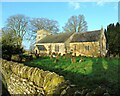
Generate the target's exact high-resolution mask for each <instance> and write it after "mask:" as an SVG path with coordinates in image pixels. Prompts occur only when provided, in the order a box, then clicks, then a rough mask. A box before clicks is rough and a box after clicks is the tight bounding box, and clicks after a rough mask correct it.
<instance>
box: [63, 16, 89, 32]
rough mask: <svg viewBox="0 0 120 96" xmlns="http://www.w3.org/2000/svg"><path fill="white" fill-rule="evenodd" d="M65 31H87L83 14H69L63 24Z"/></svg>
mask: <svg viewBox="0 0 120 96" xmlns="http://www.w3.org/2000/svg"><path fill="white" fill-rule="evenodd" d="M63 29H64V31H65V32H85V31H87V22H86V21H85V17H84V15H79V16H71V17H70V18H69V19H68V21H67V23H66V24H65V26H64V27H63Z"/></svg>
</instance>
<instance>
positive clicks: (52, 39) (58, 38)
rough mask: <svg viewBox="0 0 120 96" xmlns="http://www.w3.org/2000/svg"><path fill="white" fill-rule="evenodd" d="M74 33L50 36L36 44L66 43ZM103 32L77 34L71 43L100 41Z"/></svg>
mask: <svg viewBox="0 0 120 96" xmlns="http://www.w3.org/2000/svg"><path fill="white" fill-rule="evenodd" d="M73 33H74V32H69V33H67V32H66V33H59V34H55V35H48V36H46V37H45V38H43V39H41V40H40V41H38V42H36V43H64V42H65V41H66V40H67V39H68V38H70V36H71V35H72V34H73ZM100 33H101V30H95V31H87V32H84V33H83V32H82V33H75V34H74V36H73V38H72V40H71V43H73V42H92V41H98V40H99V38H100Z"/></svg>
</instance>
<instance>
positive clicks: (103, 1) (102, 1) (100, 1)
mask: <svg viewBox="0 0 120 96" xmlns="http://www.w3.org/2000/svg"><path fill="white" fill-rule="evenodd" d="M104 4H105V0H99V1H97V5H100V6H102V5H104Z"/></svg>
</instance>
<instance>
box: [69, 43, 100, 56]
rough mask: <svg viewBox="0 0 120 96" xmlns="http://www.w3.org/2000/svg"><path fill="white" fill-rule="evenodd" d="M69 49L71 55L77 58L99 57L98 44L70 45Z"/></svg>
mask: <svg viewBox="0 0 120 96" xmlns="http://www.w3.org/2000/svg"><path fill="white" fill-rule="evenodd" d="M70 48H71V51H72V53H73V55H76V56H79V55H81V56H90V57H98V56H100V45H99V42H80V43H78V42H76V43H70Z"/></svg>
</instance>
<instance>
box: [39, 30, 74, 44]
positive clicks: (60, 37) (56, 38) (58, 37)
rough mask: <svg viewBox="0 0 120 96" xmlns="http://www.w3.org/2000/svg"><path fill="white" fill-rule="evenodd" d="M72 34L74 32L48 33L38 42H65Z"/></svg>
mask: <svg viewBox="0 0 120 96" xmlns="http://www.w3.org/2000/svg"><path fill="white" fill-rule="evenodd" d="M72 34H73V32H70V33H59V34H55V35H48V36H46V37H45V38H43V39H41V40H40V41H38V42H37V43H64V42H65V41H66V40H67V39H68V38H69V37H70V36H71V35H72Z"/></svg>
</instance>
